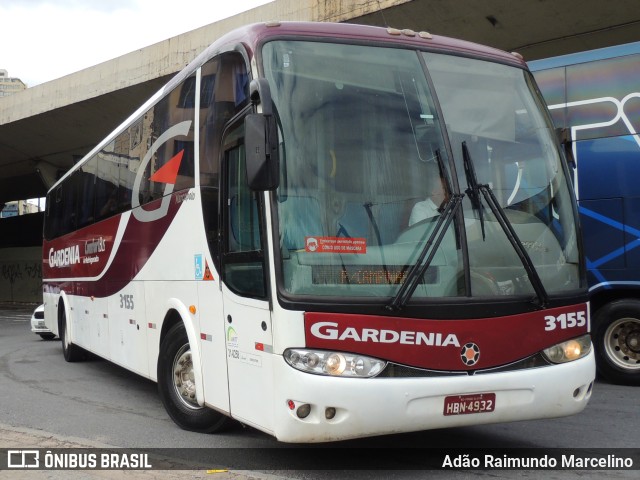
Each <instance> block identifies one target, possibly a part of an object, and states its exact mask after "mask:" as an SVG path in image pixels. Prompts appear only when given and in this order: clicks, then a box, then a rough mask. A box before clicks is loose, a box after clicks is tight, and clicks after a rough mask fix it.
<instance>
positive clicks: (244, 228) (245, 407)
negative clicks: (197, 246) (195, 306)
mask: <svg viewBox="0 0 640 480" xmlns="http://www.w3.org/2000/svg"><path fill="white" fill-rule="evenodd" d="M223 175H224V193H223V195H224V197H223V198H225V202H224V204H223V205H224V208H223V219H222V222H223V225H224V227H223V229H222V231H223V232H224V233H223V242H222V243H223V246H222V257H221V268H222V292H223V304H224V317H225V321H224V325H225V332H224V333H225V341H226V350H227V370H228V375H229V401H230V407H231V414H232V416H233V417H234V418H236V419H238V420H241V421H244V422H246V423H247V424H254V425H259V426H260V427H261V428H263V429H267V430H272V429H273V428H272V424H273V419H272V416H273V414H272V402H270V401H268V399H270V398H272V390H273V378H272V366H271V362H272V357H273V354H272V352H273V348H272V345H273V337H272V333H271V314H270V308H269V302H268V299H267V293H268V289H267V281H266V278H267V269H266V264H265V255H264V250H265V248H264V247H265V242H264V238H262V237H263V233H262V232H263V231H264V229H263V228H262V225H263V222H264V219H263V218H264V217H263V214H262V213H261V212H262V210H263V209H262V208H261V206H260V201H259V196H260V194H261V193H258V192H254V191H252V190H250V189H249V186H248V184H247V176H246V162H245V145H244V125H236V126H234V127H232V128H230V129H229V130H227V132H226V133H225V135H224V137H223Z"/></svg>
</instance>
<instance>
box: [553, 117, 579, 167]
mask: <svg viewBox="0 0 640 480" xmlns="http://www.w3.org/2000/svg"><path fill="white" fill-rule="evenodd" d="M556 135H557V136H558V141H559V142H560V145H562V148H563V149H564V155H565V157H566V159H567V163H568V164H569V166H570V167H571V168H573V169H575V168H576V167H577V165H576V159H575V157H574V156H573V140H572V139H571V130H570V129H569V128H567V127H559V128H556Z"/></svg>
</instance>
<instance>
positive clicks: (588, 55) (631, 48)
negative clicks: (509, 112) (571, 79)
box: [527, 42, 640, 71]
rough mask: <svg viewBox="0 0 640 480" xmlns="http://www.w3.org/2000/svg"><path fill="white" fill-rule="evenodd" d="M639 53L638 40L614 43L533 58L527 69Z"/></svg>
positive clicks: (544, 68)
mask: <svg viewBox="0 0 640 480" xmlns="http://www.w3.org/2000/svg"><path fill="white" fill-rule="evenodd" d="M636 53H640V42H633V43H626V44H623V45H616V46H614V47H605V48H598V49H595V50H588V51H586V52H579V53H571V54H568V55H560V56H557V57H550V58H545V59H543V60H534V61H532V62H527V64H528V65H529V69H531V70H532V71H538V70H548V69H550V68H557V67H567V66H569V65H577V64H579V63H587V62H593V61H595V60H604V59H607V58H614V57H624V56H627V55H634V54H636Z"/></svg>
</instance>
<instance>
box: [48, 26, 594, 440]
mask: <svg viewBox="0 0 640 480" xmlns="http://www.w3.org/2000/svg"><path fill="white" fill-rule="evenodd" d="M556 138H557V137H556V135H555V132H554V130H553V128H552V124H551V121H550V119H549V117H548V115H547V113H546V111H545V109H544V103H543V102H542V100H541V97H540V96H539V93H538V91H537V89H536V87H535V84H534V82H533V80H532V76H531V74H530V73H529V71H528V70H527V67H526V65H525V63H524V62H523V61H522V59H521V58H520V57H519V56H517V55H514V54H509V53H505V52H501V51H497V50H494V49H490V48H486V47H482V46H478V45H475V44H471V43H468V42H463V41H458V40H453V39H449V38H443V37H437V36H432V35H430V34H428V33H426V32H413V31H410V30H395V29H385V28H377V27H365V26H356V25H344V24H328V23H322V24H314V23H270V24H256V25H251V26H248V27H245V28H242V29H239V30H236V31H234V32H232V33H229V34H227V35H225V36H224V37H222V38H220V39H219V40H217V41H216V42H215V43H213V44H212V45H211V46H210V47H209V48H207V49H206V50H205V51H204V52H203V53H202V54H201V55H200V56H199V57H197V58H196V59H195V60H194V61H193V62H192V63H191V64H190V65H188V66H187V67H186V68H185V69H184V70H183V71H182V72H180V73H179V74H178V75H177V76H176V77H175V78H174V79H173V80H172V81H170V82H169V83H168V84H167V85H166V87H164V88H163V89H162V90H161V91H159V92H158V93H157V94H156V95H154V96H153V97H152V98H151V99H150V100H149V101H148V102H147V103H146V104H145V105H143V106H142V107H141V108H140V109H138V110H137V112H135V113H134V114H133V115H132V116H131V117H130V118H129V119H128V120H127V121H125V122H124V123H123V124H122V125H121V126H120V127H118V128H117V129H116V130H115V131H114V132H113V133H112V134H111V135H109V136H108V137H107V138H106V139H105V140H103V141H102V142H101V143H100V144H99V145H98V146H96V147H95V148H94V149H93V150H92V151H91V152H90V153H89V154H87V156H86V157H85V158H84V159H82V160H81V161H80V162H78V164H77V165H76V166H75V167H74V168H73V169H72V170H71V171H69V172H68V173H67V174H66V175H65V176H64V177H63V178H62V179H61V180H60V181H59V182H58V183H57V184H55V185H54V186H53V187H52V188H51V190H50V191H49V193H48V197H47V211H46V219H45V232H44V236H45V240H44V250H43V264H44V265H43V277H44V300H45V318H46V323H47V325H48V327H49V328H51V330H52V332H54V333H56V334H58V335H59V336H60V337H61V340H62V346H63V353H64V356H65V359H66V360H68V361H77V360H81V359H82V358H84V355H85V354H86V352H87V351H88V352H92V353H93V354H96V355H98V356H100V357H103V358H105V359H107V360H109V361H111V362H114V363H116V364H118V365H121V366H122V367H124V368H127V369H129V370H131V371H133V372H136V373H138V374H140V375H142V376H144V377H146V378H149V379H151V380H154V381H156V382H157V383H158V389H159V393H160V396H161V398H162V401H163V403H164V405H165V407H166V410H167V412H168V414H169V415H170V416H171V418H172V419H173V420H174V421H175V422H176V423H177V424H178V425H179V426H180V427H182V428H184V429H188V430H194V431H201V432H215V431H218V430H220V429H222V428H223V427H224V426H225V424H227V422H228V420H229V419H230V418H231V419H236V420H238V421H240V422H242V423H244V424H247V425H250V426H253V427H255V428H257V429H259V430H261V431H264V432H267V433H269V434H271V435H273V436H275V437H276V438H277V439H279V440H281V441H285V442H323V441H332V440H340V439H347V438H356V437H363V436H371V435H379V434H387V433H392V432H393V433H397V432H409V431H416V430H425V429H432V428H442V427H454V426H462V425H475V424H484V423H495V422H506V421H514V420H525V419H537V418H550V417H558V416H564V415H571V414H575V413H577V412H580V411H581V410H582V409H583V408H584V407H585V405H586V404H587V402H588V400H589V398H590V396H591V392H592V386H593V381H594V376H595V367H594V358H593V352H592V350H591V341H590V336H589V308H588V301H587V284H586V275H585V266H584V259H583V255H582V246H581V241H580V236H579V230H578V223H577V218H578V215H577V212H576V205H575V199H574V198H573V197H572V190H571V188H570V182H569V180H568V178H569V172H568V167H567V163H566V161H565V159H564V153H563V150H562V149H561V148H560V146H559V144H558V142H557V139H556Z"/></svg>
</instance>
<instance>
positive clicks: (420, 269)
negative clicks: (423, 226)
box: [385, 193, 464, 311]
mask: <svg viewBox="0 0 640 480" xmlns="http://www.w3.org/2000/svg"><path fill="white" fill-rule="evenodd" d="M463 197H464V195H463V194H460V193H456V194H453V195H451V197H450V198H449V200H448V201H447V203H446V204H445V207H444V211H443V212H442V215H440V216H439V217H438V221H437V223H436V225H435V227H434V228H433V231H432V232H431V235H430V236H429V239H428V240H427V242H426V243H425V244H424V247H422V251H421V252H420V256H419V257H418V259H417V260H416V262H415V263H414V264H413V266H412V267H411V269H410V270H409V272H408V273H407V275H406V276H405V280H404V282H403V283H402V285H401V286H400V288H399V289H398V293H396V296H395V297H393V300H392V301H391V303H389V304H388V305H386V306H385V308H386V309H387V310H391V311H397V310H400V309H401V308H402V307H404V306H405V305H406V303H407V302H408V301H409V299H410V298H411V296H412V295H413V292H415V290H416V288H417V287H418V284H419V282H420V278H422V276H423V275H424V274H425V272H426V271H427V268H429V265H430V264H431V262H432V261H433V257H434V256H435V254H436V252H437V251H438V247H440V244H441V243H442V240H443V239H444V235H445V233H446V232H447V229H448V228H449V225H450V224H451V220H453V217H454V216H455V214H456V212H457V211H458V209H459V208H460V205H462V198H463ZM436 237H437V238H436ZM427 254H429V255H428V257H427ZM425 257H427V259H426V260H425Z"/></svg>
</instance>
